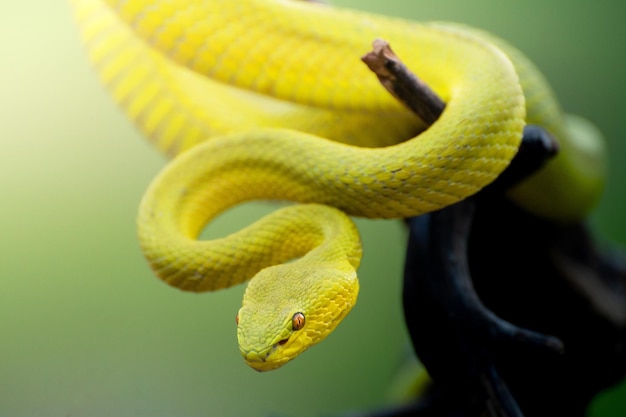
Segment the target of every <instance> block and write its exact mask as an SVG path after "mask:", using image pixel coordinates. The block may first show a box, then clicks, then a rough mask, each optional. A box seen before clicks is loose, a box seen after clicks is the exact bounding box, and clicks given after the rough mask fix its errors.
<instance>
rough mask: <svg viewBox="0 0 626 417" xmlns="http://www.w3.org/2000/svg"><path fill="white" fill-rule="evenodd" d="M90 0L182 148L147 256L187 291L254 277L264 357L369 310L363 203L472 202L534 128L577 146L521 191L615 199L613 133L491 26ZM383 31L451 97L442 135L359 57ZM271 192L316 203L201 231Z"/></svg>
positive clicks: (400, 208) (565, 212)
mask: <svg viewBox="0 0 626 417" xmlns="http://www.w3.org/2000/svg"><path fill="white" fill-rule="evenodd" d="M73 4H74V7H75V12H76V16H77V20H78V22H79V25H80V27H81V30H82V34H83V38H84V40H85V43H86V45H87V50H88V52H89V54H90V57H91V60H92V61H93V62H94V64H95V67H96V69H97V70H98V72H99V73H100V76H101V78H102V80H103V82H104V83H105V84H106V85H107V86H108V87H109V89H110V90H111V91H112V93H113V95H114V97H115V99H116V100H117V101H118V102H119V103H120V105H121V106H122V108H123V109H124V110H125V111H126V113H127V114H128V116H129V118H130V119H132V120H133V121H134V122H135V123H136V124H137V126H138V127H139V128H140V130H141V131H142V132H143V133H144V134H145V135H146V136H147V137H149V138H151V139H152V140H153V141H154V142H155V143H156V145H157V146H158V148H159V149H161V150H163V151H164V152H166V153H168V154H170V155H172V156H174V155H176V158H174V159H173V161H172V162H171V163H170V164H169V165H168V166H167V167H166V168H165V169H164V170H163V171H162V172H161V173H160V174H159V175H158V177H157V178H156V179H155V180H154V182H153V183H152V184H151V185H150V187H149V189H148V190H147V192H146V194H145V195H144V197H143V200H142V202H141V206H140V209H139V215H138V230H139V239H140V243H141V247H142V250H143V251H144V253H145V256H146V258H147V259H148V261H149V263H150V265H151V266H152V268H153V269H154V271H155V272H156V274H157V275H158V276H159V277H160V278H161V279H163V280H164V281H166V282H167V283H169V284H170V285H173V286H175V287H178V288H180V289H183V290H189V291H213V290H217V289H220V288H227V287H230V286H233V285H236V284H239V283H242V282H245V281H248V280H250V282H249V284H248V287H247V288H246V291H245V295H244V300H243V305H242V307H241V309H240V310H239V313H238V315H237V321H238V327H237V335H238V340H239V346H240V350H241V353H242V355H243V357H244V359H245V360H246V362H247V363H248V364H249V365H250V366H252V367H253V368H254V369H257V370H269V369H275V368H277V367H279V366H281V365H283V364H284V363H286V362H287V361H289V360H291V359H292V358H294V357H296V356H297V355H298V354H299V353H301V352H302V351H304V350H305V349H307V348H308V347H310V346H311V345H313V344H315V343H317V342H319V341H320V340H322V339H324V338H325V337H326V336H327V335H328V334H329V333H330V332H331V331H332V330H333V329H334V328H335V327H336V326H337V324H338V323H339V322H340V321H341V319H342V318H343V317H344V316H345V315H346V314H347V313H348V312H349V311H350V309H351V308H352V306H353V305H354V303H355V301H356V297H357V292H358V281H357V277H356V269H357V268H358V266H359V262H360V258H361V245H360V239H359V235H358V232H357V230H356V228H355V226H354V224H353V223H352V221H351V220H350V218H349V217H348V215H351V216H364V217H370V218H403V217H410V216H416V215H419V214H422V213H426V212H429V211H432V210H436V209H439V208H442V207H445V206H447V205H449V204H453V203H455V202H458V201H460V200H462V199H464V198H466V197H468V196H471V195H472V194H474V193H476V192H477V191H479V190H480V189H482V188H483V187H485V186H486V185H487V184H489V183H490V182H491V181H493V180H494V179H495V178H496V177H497V176H498V175H499V174H500V173H501V172H502V170H504V168H506V167H507V165H508V164H509V162H510V161H511V159H512V158H513V156H514V155H515V153H516V151H517V148H518V146H519V143H520V140H521V137H522V130H523V128H524V126H525V124H526V123H534V124H538V125H541V126H543V127H544V128H546V129H547V130H548V131H550V132H551V133H552V134H553V135H554V136H555V137H556V138H557V139H558V141H559V143H560V148H561V152H560V154H559V156H558V157H557V158H555V159H554V160H553V161H551V162H550V163H549V164H548V166H547V167H545V168H544V169H542V170H541V172H539V173H538V174H536V175H534V176H533V177H531V178H530V179H529V180H527V181H525V183H524V184H522V185H520V186H518V187H517V188H516V189H514V190H513V191H512V192H511V198H512V199H513V200H514V201H516V202H517V203H518V204H519V205H521V206H522V207H524V208H526V209H527V210H529V211H531V212H533V213H535V214H537V215H541V216H544V217H547V218H549V219H551V220H554V221H565V222H567V221H577V220H580V219H581V218H583V217H584V216H585V215H586V214H587V213H588V211H589V210H590V209H591V207H592V206H593V204H594V203H595V201H596V199H597V197H598V195H599V194H600V192H601V189H602V182H603V177H604V169H605V168H604V163H603V145H602V141H601V138H600V137H599V134H598V133H597V132H596V131H595V130H594V128H593V127H592V126H591V125H589V124H587V123H586V122H584V121H582V120H580V119H573V120H572V121H571V122H570V123H566V121H565V119H564V116H563V115H562V114H561V110H560V109H559V106H558V104H557V102H556V100H555V98H554V96H553V94H552V93H551V91H550V89H549V88H548V86H547V85H546V83H545V81H544V80H543V78H542V76H541V75H540V74H539V72H538V71H537V70H536V69H535V67H534V66H533V65H532V64H531V63H530V62H528V61H527V59H526V58H524V57H523V56H522V55H521V54H520V53H519V52H518V51H516V50H515V49H513V48H512V47H510V46H507V45H505V44H504V43H503V42H502V41H500V40H498V39H496V38H494V37H492V36H491V35H488V34H484V33H482V32H480V31H478V30H476V29H469V28H464V27H462V26H460V25H453V24H445V23H429V24H423V23H416V22H411V21H406V20H401V19H392V18H388V17H383V16H377V15H373V14H366V13H360V12H357V11H351V10H344V9H338V8H332V7H330V6H327V5H322V4H315V3H312V2H304V1H286V0H282V1H281V0H239V1H234V0H222V1H219V0H213V1H211V0H180V1H171V0H169V1H168V0H106V1H104V0H74V1H73ZM376 38H383V39H385V40H387V41H389V42H390V44H391V45H392V48H393V49H394V51H395V52H396V53H398V55H399V56H400V57H401V58H402V59H403V61H404V62H405V63H406V65H407V66H408V67H409V68H410V69H411V70H413V71H414V72H415V73H417V74H418V75H419V77H420V78H421V79H423V80H424V81H425V82H426V83H427V84H428V85H430V86H431V87H432V88H433V89H434V90H435V91H436V92H437V93H438V94H439V95H440V97H442V98H443V100H444V101H445V102H446V108H445V111H444V112H443V114H442V115H441V117H440V118H439V119H438V120H437V121H436V122H435V123H434V124H433V125H432V126H431V127H429V128H428V129H426V130H424V125H423V123H422V122H421V121H419V120H418V119H417V118H416V117H415V116H413V115H412V114H410V113H409V112H408V111H407V110H406V109H404V108H403V107H402V106H401V105H400V104H399V103H398V102H396V100H394V99H393V98H392V97H391V96H390V95H389V94H388V93H387V92H386V91H385V90H384V89H383V88H382V87H381V86H380V85H379V84H378V81H377V79H376V77H375V76H374V75H373V74H372V73H371V72H369V70H368V69H367V68H366V66H365V65H364V64H363V63H361V62H360V59H359V57H360V56H361V55H362V54H364V53H365V52H367V51H368V50H369V49H370V45H371V43H372V41H373V40H374V39H376ZM187 149H189V150H188V151H186V150H187ZM183 151H185V152H183ZM258 199H270V200H283V201H289V202H293V203H298V204H292V205H289V206H287V207H284V208H281V209H279V210H277V211H275V212H274V213H272V214H270V215H268V216H267V217H265V218H263V219H261V220H259V221H258V222H256V223H254V224H252V225H250V226H249V227H247V228H245V229H243V230H241V231H238V232H236V233H234V234H232V235H229V236H226V237H223V238H219V239H215V240H198V235H199V234H200V232H201V231H202V229H203V228H204V226H205V224H207V222H210V221H211V220H212V219H213V218H215V217H216V216H217V215H218V214H220V213H221V212H223V211H225V210H227V209H229V208H230V207H232V206H234V205H236V204H238V203H241V202H244V201H248V200H258ZM253 277H254V278H253Z"/></svg>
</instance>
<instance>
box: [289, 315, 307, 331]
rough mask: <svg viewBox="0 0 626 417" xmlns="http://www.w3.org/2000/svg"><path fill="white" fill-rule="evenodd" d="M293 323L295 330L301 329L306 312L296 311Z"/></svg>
mask: <svg viewBox="0 0 626 417" xmlns="http://www.w3.org/2000/svg"><path fill="white" fill-rule="evenodd" d="M291 325H292V328H293V329H294V330H300V329H302V328H303V327H304V314H303V313H296V314H294V315H293V318H292V319H291Z"/></svg>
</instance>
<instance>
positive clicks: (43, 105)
mask: <svg viewBox="0 0 626 417" xmlns="http://www.w3.org/2000/svg"><path fill="white" fill-rule="evenodd" d="M335 4H338V5H345V6H352V7H359V8H361V9H369V10H372V11H377V12H381V13H387V14H394V15H400V16H404V17H410V18H414V19H420V20H430V19H437V20H454V21H461V22H465V23H468V24H472V25H475V26H478V27H481V28H484V29H487V30H490V31H492V32H494V33H496V34H498V35H500V36H501V37H503V38H505V39H508V40H509V41H511V42H512V43H513V44H515V45H517V46H518V47H520V48H521V49H522V50H524V51H525V52H526V53H527V54H528V55H529V56H530V58H531V59H533V60H534V61H535V62H536V63H537V64H538V65H539V67H540V68H542V69H543V71H544V72H545V73H546V75H547V77H548V79H549V80H550V82H551V83H552V85H553V86H554V88H555V90H556V92H557V94H558V96H559V97H560V99H561V100H562V102H563V103H564V107H565V108H566V109H567V110H568V111H571V112H575V113H578V114H581V115H585V116H586V117H588V118H589V119H591V120H593V121H594V122H595V123H596V124H597V125H598V126H599V127H600V128H601V130H602V131H603V132H604V133H605V134H606V136H607V139H608V141H609V146H610V150H611V154H610V158H611V167H610V168H611V170H610V178H609V182H608V188H607V193H606V196H605V198H604V199H603V200H602V201H601V203H600V205H599V207H598V209H597V211H596V212H595V213H594V216H593V218H592V219H591V221H592V224H593V226H594V228H595V229H596V230H597V233H598V235H599V236H601V237H602V239H605V240H607V241H609V242H621V243H624V244H626V215H624V212H625V211H626V199H625V198H624V192H623V187H622V185H621V184H620V181H622V180H623V179H624V178H626V167H625V166H624V164H623V163H622V162H621V158H623V155H625V154H626V153H625V151H626V144H624V143H623V142H620V141H619V139H620V136H621V129H620V127H621V122H622V119H621V118H622V117H623V110H624V105H623V97H625V96H626V82H625V81H624V79H623V76H624V74H626V56H625V54H624V49H623V39H624V38H625V35H626V26H624V25H623V17H624V16H626V2H623V1H618V0H614V1H612V0H593V1H591V0H585V1H571V0H552V1H550V2H546V1H545V0H527V1H524V2H521V1H517V2H503V1H489V0H474V1H467V0H439V1H436V2H433V1H424V0H413V1H408V0H406V1H401V0H386V1H380V0H376V1H374V0H370V1H364V0H359V1H357V0H352V1H348V0H343V1H339V0H337V1H335ZM0 141H1V148H0V190H1V191H2V192H1V194H0V416H19V417H21V416H68V417H69V416H72V417H73V416H88V417H96V416H151V417H157V416H190V417H191V416H267V415H269V414H270V413H273V415H280V416H313V415H329V414H338V413H340V412H345V411H348V410H363V409H367V408H371V407H376V406H381V405H383V404H386V403H388V401H389V400H388V396H387V388H386V387H387V386H388V384H389V381H390V378H392V377H393V374H394V372H395V371H396V367H397V366H398V365H399V363H400V362H401V360H402V355H403V352H405V349H406V343H407V335H406V332H405V329H404V327H403V322H402V315H401V307H400V304H399V295H400V285H399V284H400V274H401V268H402V257H403V246H404V240H405V236H404V232H403V230H402V228H401V226H400V224H399V223H398V222H391V221H377V222H376V221H360V222H359V225H360V226H361V230H362V234H363V239H364V245H365V253H366V255H365V259H364V262H363V267H362V269H361V272H360V277H361V285H362V291H361V296H360V299H359V303H358V305H357V307H356V308H355V310H354V312H353V313H352V314H351V315H350V316H349V317H348V318H347V319H346V320H345V322H344V324H342V325H341V326H340V327H339V329H338V331H337V332H335V333H334V334H333V335H331V336H330V337H329V338H328V339H327V340H326V341H325V342H324V343H322V344H321V345H320V346H318V347H316V348H314V349H312V350H311V351H310V352H307V353H306V354H304V355H303V356H302V357H301V358H299V359H298V360H296V361H294V362H293V363H291V364H289V365H288V366H286V367H285V368H283V369H280V370H278V371H276V372H271V373H266V374H259V373H256V372H254V371H252V370H251V369H250V368H248V367H247V366H246V365H245V364H244V363H243V361H242V359H241V357H240V355H239V352H238V349H237V342H236V335H235V323H234V316H235V313H236V311H237V309H238V308H239V305H240V299H241V295H242V291H243V288H242V287H237V288H234V289H230V290H227V291H222V292H219V293H215V294H203V295H195V294H186V293H183V292H180V291H176V290H174V289H172V288H169V287H167V286H166V285H164V284H162V283H161V282H159V281H158V280H157V279H155V278H154V277H153V276H152V275H151V273H150V271H149V270H148V268H147V266H146V264H145V263H144V260H143V258H142V256H141V254H140V252H139V249H138V247H137V241H136V238H135V225H134V221H135V211H136V208H137V204H138V202H139V199H140V197H141V195H142V192H143V191H144V189H145V187H146V185H147V184H148V182H149V181H150V179H151V178H152V177H153V176H154V175H155V173H156V172H157V171H158V170H159V169H160V168H161V167H162V166H163V165H164V164H165V163H166V160H165V159H164V158H163V157H162V156H161V155H159V154H158V153H157V152H156V151H155V150H153V149H152V148H151V147H150V146H149V145H148V144H147V143H145V141H144V140H143V139H142V138H141V137H140V136H139V135H138V134H137V133H136V132H135V131H134V130H133V128H132V126H131V125H130V123H129V122H128V121H127V120H125V118H124V117H123V116H122V114H121V113H120V112H119V111H118V110H117V108H116V107H115V105H114V104H113V102H112V100H110V98H109V97H108V95H107V94H106V92H105V91H104V90H103V88H102V87H101V86H100V85H99V83H98V81H97V79H96V77H95V75H94V74H93V73H92V72H91V70H90V68H89V65H88V63H87V60H86V59H85V57H84V55H83V53H82V51H81V46H80V42H79V40H78V37H77V31H76V30H75V27H74V26H73V22H72V16H71V12H70V9H69V6H68V5H67V4H66V3H65V2H63V1H51V0H26V1H22V2H19V1H15V0H14V1H8V0H2V3H1V6H0ZM256 211H257V207H252V208H247V209H244V210H240V211H239V212H238V215H237V216H233V215H231V216H228V218H227V221H225V222H222V223H221V225H222V227H224V228H225V229H224V230H226V229H233V228H237V227H239V226H240V225H242V224H245V223H246V222H247V221H249V220H250V219H251V218H253V217H254V216H255V214H256ZM216 232H217V233H219V232H220V230H219V229H218V230H216ZM625 413H626V386H622V387H621V388H617V389H615V390H612V391H611V392H608V393H606V394H604V395H602V396H601V397H600V398H599V400H598V401H597V402H596V404H595V405H594V407H593V410H592V413H591V414H592V415H593V416H622V415H625Z"/></svg>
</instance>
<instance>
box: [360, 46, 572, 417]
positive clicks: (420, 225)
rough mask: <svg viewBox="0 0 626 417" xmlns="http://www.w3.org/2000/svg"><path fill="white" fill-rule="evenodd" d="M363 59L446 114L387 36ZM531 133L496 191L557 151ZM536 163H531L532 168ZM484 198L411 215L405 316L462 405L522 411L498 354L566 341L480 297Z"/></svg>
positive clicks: (426, 359) (433, 368)
mask: <svg viewBox="0 0 626 417" xmlns="http://www.w3.org/2000/svg"><path fill="white" fill-rule="evenodd" d="M361 59H362V61H363V62H364V63H365V64H366V65H367V66H368V67H369V68H370V70H371V71H372V72H374V74H376V76H377V77H378V79H379V81H380V83H381V84H382V85H383V87H385V88H386V89H387V90H388V91H389V92H390V93H391V94H392V95H393V96H394V97H395V98H396V99H397V100H399V101H400V102H401V103H403V104H404V105H405V106H406V107H408V108H409V109H410V110H411V111H413V113H415V114H416V115H417V116H418V117H419V118H421V119H422V120H423V121H424V122H425V123H426V124H427V125H431V124H433V123H434V122H435V121H436V120H437V118H438V117H439V116H440V115H441V113H442V112H443V110H444V108H445V103H444V102H443V100H441V98H440V97H439V96H438V95H437V94H436V93H435V92H434V91H433V90H432V89H431V88H430V87H429V86H428V85H426V83H424V82H423V81H422V80H420V79H419V77H418V76H416V75H415V74H413V73H412V72H411V71H410V70H409V69H408V68H407V67H406V66H405V65H404V64H403V63H402V61H401V59H400V58H399V57H398V56H397V55H396V54H395V53H394V52H393V51H392V49H391V47H390V45H389V44H388V43H387V42H385V41H384V40H382V39H377V40H375V41H374V43H373V50H372V51H371V52H369V53H367V54H366V55H364V56H363V57H362V58H361ZM531 133H532V134H531ZM525 136H526V137H527V138H526V141H523V146H525V148H526V149H527V150H529V149H530V150H531V151H530V152H529V151H526V152H520V153H519V154H518V158H516V159H518V161H517V162H516V163H515V164H511V166H510V170H509V173H508V174H507V175H505V176H503V180H504V181H501V182H500V183H497V186H496V187H489V188H490V190H491V191H489V192H488V194H489V195H491V194H494V193H502V191H504V190H505V189H506V188H508V187H509V186H510V185H511V184H513V183H515V182H517V181H519V180H520V179H521V178H522V177H525V176H526V175H528V174H529V173H530V171H533V170H534V169H536V168H538V167H539V166H541V165H542V164H543V162H545V160H547V159H548V158H550V157H551V156H552V155H554V153H555V152H556V142H555V141H554V140H553V139H552V138H551V137H549V136H546V135H541V134H537V132H536V131H535V130H533V131H532V132H531V131H528V134H525ZM536 137H539V138H540V140H536ZM537 143H539V145H540V146H538V145H537ZM529 144H530V145H531V146H529ZM529 166H530V167H532V169H527V168H528V167H529ZM511 171H512V172H511ZM505 172H506V171H505ZM502 182H505V183H504V184H503V183H502ZM479 200H480V194H479V195H477V196H475V197H472V198H470V199H467V200H466V201H463V202H460V203H457V204H455V205H453V206H451V207H448V208H446V209H443V210H440V211H438V212H435V213H432V214H431V215H425V216H421V217H419V218H416V219H411V220H410V222H409V226H410V235H411V239H410V241H409V247H408V252H407V265H406V270H405V282H404V294H403V300H404V311H405V318H406V321H407V327H408V329H409V333H410V336H411V339H412V341H413V345H414V349H415V351H416V353H417V354H418V356H419V357H420V359H421V360H422V362H423V363H424V365H425V366H426V369H427V370H428V371H429V373H430V375H431V377H432V378H433V380H434V382H435V387H439V389H441V390H443V391H444V392H445V394H444V396H445V397H447V398H448V399H455V401H458V403H459V404H464V409H462V410H457V411H461V412H466V411H468V410H469V409H474V410H476V408H479V409H482V410H483V411H486V412H487V413H488V415H490V416H501V417H512V416H516V417H519V416H521V415H522V414H521V411H520V409H519V407H518V406H517V403H516V401H515V399H514V398H513V396H512V394H511V393H510V391H509V389H508V387H507V384H506V382H505V381H504V379H503V378H502V377H501V376H500V373H499V371H498V367H497V365H496V364H497V363H498V358H502V357H503V356H506V355H507V354H516V355H519V353H520V351H522V352H523V351H524V350H525V349H531V350H537V349H539V350H545V351H547V352H556V353H560V352H562V349H563V346H562V343H561V341H560V340H558V339H556V338H554V337H550V336H545V335H543V334H540V333H537V332H533V331H530V330H526V329H523V328H520V327H517V326H515V325H513V324H511V323H509V322H506V321H504V320H502V319H500V318H499V317H497V316H496V315H495V314H494V313H493V312H491V311H490V310H488V309H487V308H486V307H485V306H484V305H483V303H482V302H481V300H480V299H479V297H478V295H477V293H476V291H475V290H474V286H473V284H472V278H471V276H470V271H469V268H468V254H467V247H466V244H467V239H468V235H469V231H470V225H471V224H472V219H473V213H474V210H475V205H476V204H477V202H478V201H479Z"/></svg>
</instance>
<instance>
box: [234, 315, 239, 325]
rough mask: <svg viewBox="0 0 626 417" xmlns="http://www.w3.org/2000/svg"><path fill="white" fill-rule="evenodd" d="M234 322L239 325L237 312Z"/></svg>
mask: <svg viewBox="0 0 626 417" xmlns="http://www.w3.org/2000/svg"><path fill="white" fill-rule="evenodd" d="M235 323H237V326H239V313H237V315H236V316H235Z"/></svg>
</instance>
